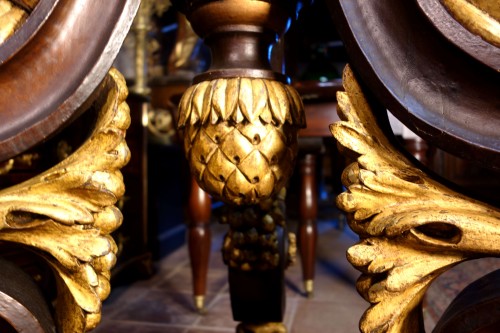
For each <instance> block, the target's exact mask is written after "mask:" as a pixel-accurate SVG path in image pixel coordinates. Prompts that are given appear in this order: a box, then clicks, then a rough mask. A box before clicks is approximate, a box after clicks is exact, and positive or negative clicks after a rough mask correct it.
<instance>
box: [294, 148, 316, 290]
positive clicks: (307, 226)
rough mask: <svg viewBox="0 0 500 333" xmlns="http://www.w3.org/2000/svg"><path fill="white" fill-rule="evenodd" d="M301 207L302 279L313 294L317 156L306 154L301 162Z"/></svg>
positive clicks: (300, 246) (299, 230) (300, 249)
mask: <svg viewBox="0 0 500 333" xmlns="http://www.w3.org/2000/svg"><path fill="white" fill-rule="evenodd" d="M300 177H301V186H300V206H299V215H300V219H299V229H298V247H299V252H300V256H301V258H302V279H303V281H304V285H305V289H306V293H307V294H308V295H311V294H312V292H313V288H312V281H313V280H314V273H315V269H314V267H315V265H316V247H317V240H318V227H317V218H318V189H317V185H316V184H317V181H316V155H315V154H305V156H304V157H303V158H302V159H301V161H300Z"/></svg>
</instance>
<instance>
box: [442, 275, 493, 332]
mask: <svg viewBox="0 0 500 333" xmlns="http://www.w3.org/2000/svg"><path fill="white" fill-rule="evenodd" d="M499 286H500V270H497V271H494V272H492V273H489V274H487V275H485V276H483V277H482V278H480V279H478V280H476V281H475V282H473V283H471V284H470V285H468V286H467V287H466V288H465V289H464V290H463V291H462V292H461V293H460V294H459V295H458V296H457V297H456V298H455V299H454V300H453V301H452V302H451V304H450V306H449V307H448V308H447V309H446V311H445V313H444V314H443V316H442V317H441V319H440V320H439V322H438V323H437V324H436V328H435V329H434V331H433V333H449V332H453V333H469V332H475V333H493V332H499V331H500V288H499Z"/></svg>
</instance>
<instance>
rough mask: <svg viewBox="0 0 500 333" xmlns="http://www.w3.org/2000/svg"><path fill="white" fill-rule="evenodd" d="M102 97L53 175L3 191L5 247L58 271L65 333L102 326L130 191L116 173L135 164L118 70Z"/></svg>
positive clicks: (0, 218) (0, 235) (0, 216)
mask: <svg viewBox="0 0 500 333" xmlns="http://www.w3.org/2000/svg"><path fill="white" fill-rule="evenodd" d="M99 89H100V94H99V97H98V98H97V100H96V102H95V103H94V107H96V108H97V109H98V110H100V111H99V115H98V119H97V123H96V126H95V129H94V131H93V133H92V134H91V136H90V138H89V139H88V140H87V141H86V142H84V143H83V145H82V146H81V147H80V148H79V149H78V150H77V151H75V153H73V154H72V155H70V156H69V157H68V158H66V159H65V160H64V161H62V162H61V163H59V164H58V165H56V166H54V167H53V168H51V169H49V170H47V171H46V172H44V173H42V174H40V175H38V176H36V177H34V178H32V179H30V180H28V181H26V182H24V183H21V184H19V185H16V186H13V187H10V188H7V189H4V190H2V191H0V229H1V231H0V240H4V241H10V242H15V243H20V244H24V245H27V246H30V247H32V248H33V249H34V250H35V251H36V252H37V253H39V254H41V256H42V257H43V258H45V260H46V261H47V262H48V263H49V265H50V266H51V267H52V268H53V271H54V273H55V274H54V275H55V277H56V280H57V286H58V296H57V304H56V322H57V326H58V332H63V333H75V332H87V331H89V330H91V329H93V328H94V327H95V326H96V325H97V324H98V323H99V321H100V317H101V302H102V301H103V300H104V299H105V298H106V297H107V296H108V295H109V292H110V284H109V279H110V270H111V268H112V267H113V266H114V264H115V261H116V256H115V254H116V251H117V247H116V244H115V242H114V240H113V239H112V238H111V236H110V233H111V232H112V231H114V230H115V229H116V228H117V227H118V226H119V225H120V224H121V222H122V214H121V212H120V211H119V210H118V208H116V207H115V206H114V205H115V204H116V202H117V200H118V199H119V198H120V197H122V196H123V194H124V191H125V187H124V184H123V178H122V175H121V173H120V171H119V170H120V168H122V167H123V166H124V165H125V164H126V163H127V162H128V160H129V158H130V152H129V149H128V147H127V145H126V143H125V131H126V129H127V128H128V126H129V124H130V116H129V108H128V106H127V104H126V103H125V98H126V96H127V93H128V91H127V88H126V84H125V81H124V79H123V77H122V76H121V74H120V73H119V72H118V71H116V70H114V69H112V70H111V71H110V72H109V74H108V76H107V78H106V79H105V80H104V82H103V83H102V85H101V86H100V87H99Z"/></svg>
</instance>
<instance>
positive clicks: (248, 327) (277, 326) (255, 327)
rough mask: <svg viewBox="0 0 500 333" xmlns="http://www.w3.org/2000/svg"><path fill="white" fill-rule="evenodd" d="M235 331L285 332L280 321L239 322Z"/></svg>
mask: <svg viewBox="0 0 500 333" xmlns="http://www.w3.org/2000/svg"><path fill="white" fill-rule="evenodd" d="M236 333H286V327H285V325H283V324H282V323H264V324H246V323H241V324H239V325H238V327H236Z"/></svg>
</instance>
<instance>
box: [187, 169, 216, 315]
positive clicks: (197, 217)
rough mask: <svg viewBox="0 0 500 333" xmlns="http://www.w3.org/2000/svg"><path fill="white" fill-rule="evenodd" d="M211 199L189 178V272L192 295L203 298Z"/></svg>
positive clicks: (208, 245) (209, 234) (207, 259)
mask: <svg viewBox="0 0 500 333" xmlns="http://www.w3.org/2000/svg"><path fill="white" fill-rule="evenodd" d="M210 215H211V199H210V196H209V195H208V194H207V193H206V192H205V191H203V190H202V189H201V188H200V187H199V186H198V183H197V182H196V180H195V179H194V177H191V192H190V195H189V225H188V247H189V259H190V263H191V272H192V277H193V295H194V297H195V302H196V303H198V301H197V297H198V299H199V297H205V295H206V292H207V274H208V262H209V259H210V245H211V239H212V237H211V231H210ZM195 306H196V307H197V308H198V307H199V308H198V309H197V310H200V311H201V310H203V304H195Z"/></svg>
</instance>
